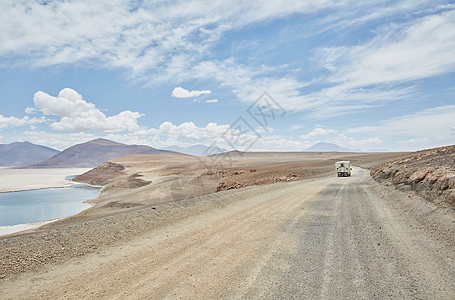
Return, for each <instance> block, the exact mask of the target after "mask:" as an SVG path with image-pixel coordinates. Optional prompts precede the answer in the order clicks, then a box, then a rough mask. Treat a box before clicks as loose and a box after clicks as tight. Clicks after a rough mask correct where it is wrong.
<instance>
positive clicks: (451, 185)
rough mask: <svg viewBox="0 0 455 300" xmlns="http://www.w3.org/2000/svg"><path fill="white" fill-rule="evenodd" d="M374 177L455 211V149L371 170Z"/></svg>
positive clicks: (423, 153) (432, 151)
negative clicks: (453, 208)
mask: <svg viewBox="0 0 455 300" xmlns="http://www.w3.org/2000/svg"><path fill="white" fill-rule="evenodd" d="M371 176H372V177H373V178H374V179H376V180H377V181H379V182H383V183H386V184H389V185H395V186H396V187H397V188H398V189H401V190H404V191H415V192H416V193H417V194H418V195H419V196H421V197H423V198H425V199H426V200H428V201H430V202H433V203H435V204H437V205H440V206H443V207H448V206H450V207H455V145H454V146H448V147H440V148H435V149H430V150H424V151H419V152H416V153H413V154H410V155H408V156H406V157H404V158H401V159H398V160H395V161H392V162H390V163H388V164H385V165H382V166H380V167H378V168H375V169H373V170H371Z"/></svg>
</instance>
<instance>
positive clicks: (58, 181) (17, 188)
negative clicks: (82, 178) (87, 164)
mask: <svg viewBox="0 0 455 300" xmlns="http://www.w3.org/2000/svg"><path fill="white" fill-rule="evenodd" d="M86 171H87V169H86V168H67V169H20V170H19V171H17V169H10V168H1V169H0V175H2V179H5V181H8V180H9V183H11V182H12V181H13V184H12V185H13V186H14V187H12V188H2V187H1V186H0V194H4V193H18V192H27V191H37V190H47V189H60V188H71V187H73V186H77V185H85V186H87V187H90V188H96V189H99V191H98V195H97V197H99V196H100V195H101V191H102V188H103V187H102V186H96V185H92V184H86V183H82V182H75V181H72V180H68V179H67V177H69V176H74V175H75V174H77V173H79V174H77V175H80V174H82V173H84V172H86ZM6 172H8V173H6ZM23 175H25V177H26V178H25V179H24V180H21V179H22V178H21V177H22V176H23ZM41 175H42V176H45V177H46V176H47V177H48V178H49V179H48V181H47V182H46V183H44V184H43V183H38V181H39V180H40V178H41ZM77 175H75V176H77ZM8 176H9V178H8ZM34 185H35V186H34ZM36 185H39V186H36ZM95 199H96V198H95ZM89 200H92V199H88V200H84V201H82V202H83V203H87V204H88V205H90V207H88V208H86V209H84V210H82V211H80V212H77V213H76V214H74V215H71V216H67V217H63V218H57V219H52V220H47V221H40V222H35V223H23V224H15V225H5V226H0V237H4V236H6V235H10V234H16V233H20V232H26V231H28V230H32V229H37V228H39V227H41V226H44V225H47V224H50V223H54V222H57V221H61V220H64V219H66V218H70V217H73V216H75V215H78V214H80V213H82V212H84V211H86V210H87V209H90V208H92V207H94V206H95V205H94V204H93V203H90V202H88V201H89Z"/></svg>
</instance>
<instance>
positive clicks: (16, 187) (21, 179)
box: [0, 168, 90, 193]
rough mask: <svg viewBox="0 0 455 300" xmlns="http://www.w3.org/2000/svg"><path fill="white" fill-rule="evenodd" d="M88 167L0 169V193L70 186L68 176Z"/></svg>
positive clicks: (82, 171)
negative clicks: (0, 179)
mask: <svg viewBox="0 0 455 300" xmlns="http://www.w3.org/2000/svg"><path fill="white" fill-rule="evenodd" d="M88 170H90V169H89V168H61V169H9V168H2V169H0V177H1V178H2V181H0V193H10V192H22V191H32V190H41V189H49V188H64V187H71V186H72V185H73V183H72V181H69V180H67V179H66V178H67V177H68V176H73V175H79V174H83V173H85V172H87V171H88Z"/></svg>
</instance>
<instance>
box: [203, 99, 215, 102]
mask: <svg viewBox="0 0 455 300" xmlns="http://www.w3.org/2000/svg"><path fill="white" fill-rule="evenodd" d="M205 102H207V103H218V99H209V100H206V101H205Z"/></svg>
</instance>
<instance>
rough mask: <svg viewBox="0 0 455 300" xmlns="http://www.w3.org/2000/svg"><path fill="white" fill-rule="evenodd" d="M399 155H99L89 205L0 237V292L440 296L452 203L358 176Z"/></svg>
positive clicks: (449, 294) (90, 174)
mask: <svg viewBox="0 0 455 300" xmlns="http://www.w3.org/2000/svg"><path fill="white" fill-rule="evenodd" d="M407 155H408V153H336V152H333V153H322V152H320V153H319V152H315V153H261V152H257V153H241V152H230V153H228V154H219V155H214V156H209V157H202V158H201V157H192V156H175V155H173V156H166V155H127V156H123V157H119V158H117V159H113V160H110V161H108V162H105V163H103V164H101V165H100V166H98V167H96V168H94V169H92V170H89V171H87V172H85V173H83V174H81V175H80V176H78V177H76V178H75V179H74V180H75V181H78V182H84V183H88V184H94V185H101V186H103V189H102V192H101V195H100V196H99V197H98V198H96V199H92V200H89V202H90V203H91V204H92V205H93V207H91V208H89V209H87V210H85V211H83V212H82V213H80V214H78V215H75V216H73V217H69V218H65V219H63V220H58V221H56V222H52V223H50V224H46V225H44V226H41V227H39V228H34V229H31V230H28V231H24V232H21V233H15V234H12V235H8V236H3V237H0V289H1V290H2V296H1V297H2V298H5V299H15V298H22V299H36V298H85V299H99V298H105V299H108V298H109V299H112V298H147V299H175V298H185V299H221V298H241V299H244V298H251V299H258V298H260V299H276V298H289V299H290V298H314V297H319V298H337V297H338V298H349V297H354V298H438V299H453V297H454V296H455V288H454V287H455V268H454V266H455V251H454V250H453V249H455V238H454V234H453V233H454V232H455V231H454V230H455V214H454V211H453V209H452V208H451V207H450V206H445V207H442V206H439V205H438V204H437V203H432V202H430V201H427V200H425V199H424V198H422V197H420V196H419V195H418V194H417V193H416V192H413V191H405V190H402V189H399V188H398V189H397V188H396V187H395V186H394V185H393V184H381V183H378V182H377V181H375V180H373V178H371V176H370V171H369V169H373V168H378V167H381V166H382V167H384V166H387V164H388V162H389V161H390V160H398V161H399V160H400V159H403V158H406V157H407ZM337 160H350V161H351V162H352V163H353V165H354V167H353V175H352V177H346V178H339V177H336V175H335V171H334V162H335V161H337ZM40 171H41V172H43V174H45V172H47V171H46V170H40ZM69 171H70V170H67V169H61V172H62V173H61V174H63V173H65V172H69ZM23 172H26V171H23ZM52 172H54V171H53V170H52V171H51V173H52ZM71 172H73V170H71ZM31 173H33V171H32V172H31ZM55 175H57V173H54V176H55ZM66 175H71V174H66ZM54 178H56V177H54ZM53 184H55V182H54V183H53Z"/></svg>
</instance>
